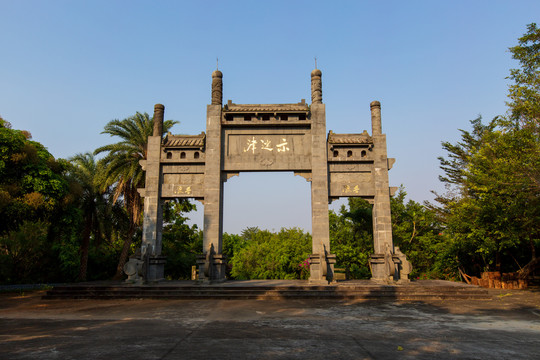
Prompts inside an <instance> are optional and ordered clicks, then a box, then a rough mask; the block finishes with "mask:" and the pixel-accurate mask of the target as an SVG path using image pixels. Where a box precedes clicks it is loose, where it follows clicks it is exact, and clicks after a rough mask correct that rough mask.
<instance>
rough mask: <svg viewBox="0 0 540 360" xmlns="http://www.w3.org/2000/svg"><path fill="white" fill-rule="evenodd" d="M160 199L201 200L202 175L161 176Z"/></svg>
mask: <svg viewBox="0 0 540 360" xmlns="http://www.w3.org/2000/svg"><path fill="white" fill-rule="evenodd" d="M161 191H162V195H161V197H162V198H177V197H182V198H203V197H204V174H163V185H162V190H161Z"/></svg>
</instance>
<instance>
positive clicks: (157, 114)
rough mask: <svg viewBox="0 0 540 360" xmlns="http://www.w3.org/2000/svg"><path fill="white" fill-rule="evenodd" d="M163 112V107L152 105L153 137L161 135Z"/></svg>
mask: <svg viewBox="0 0 540 360" xmlns="http://www.w3.org/2000/svg"><path fill="white" fill-rule="evenodd" d="M164 112H165V106H163V105H161V104H156V105H154V132H153V134H152V135H154V136H162V135H163V113H164Z"/></svg>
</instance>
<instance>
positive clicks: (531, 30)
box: [507, 23, 540, 131]
mask: <svg viewBox="0 0 540 360" xmlns="http://www.w3.org/2000/svg"><path fill="white" fill-rule="evenodd" d="M510 52H511V53H512V58H514V59H515V60H517V61H519V64H520V67H519V68H518V69H511V70H510V76H509V79H511V80H512V81H513V84H511V85H510V86H509V91H508V97H509V98H510V101H509V102H508V103H507V105H508V107H509V108H510V112H511V117H512V118H513V119H514V120H517V121H519V122H520V123H521V124H522V125H528V126H533V127H535V128H536V131H538V130H539V127H540V29H538V28H537V27H536V24H535V23H532V24H529V25H527V33H525V34H524V35H523V36H522V37H520V38H519V39H518V45H516V46H514V47H511V48H510Z"/></svg>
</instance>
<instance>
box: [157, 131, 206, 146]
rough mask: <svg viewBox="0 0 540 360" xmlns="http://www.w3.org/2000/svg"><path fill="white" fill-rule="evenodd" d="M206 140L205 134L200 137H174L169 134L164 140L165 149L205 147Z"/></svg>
mask: <svg viewBox="0 0 540 360" xmlns="http://www.w3.org/2000/svg"><path fill="white" fill-rule="evenodd" d="M205 140H206V134H205V133H204V132H202V133H200V134H199V135H172V134H170V133H168V134H167V135H166V136H165V139H163V146H164V147H168V148H171V147H203V146H204V143H205Z"/></svg>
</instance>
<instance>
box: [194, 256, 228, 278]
mask: <svg viewBox="0 0 540 360" xmlns="http://www.w3.org/2000/svg"><path fill="white" fill-rule="evenodd" d="M197 265H198V267H199V281H202V282H223V281H225V280H226V278H225V274H226V273H225V271H226V269H227V257H226V256H225V255H223V254H213V255H212V257H211V259H210V263H207V256H206V254H201V255H199V256H198V258H197Z"/></svg>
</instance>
